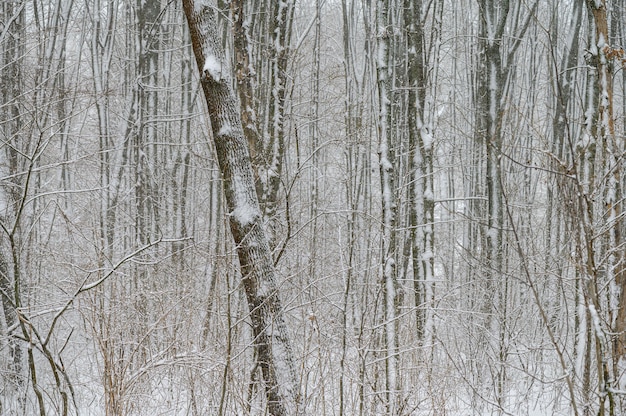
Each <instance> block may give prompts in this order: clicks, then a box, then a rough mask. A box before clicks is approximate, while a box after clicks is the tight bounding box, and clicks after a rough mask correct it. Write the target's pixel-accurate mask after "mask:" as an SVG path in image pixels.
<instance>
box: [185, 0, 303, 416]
mask: <svg viewBox="0 0 626 416" xmlns="http://www.w3.org/2000/svg"><path fill="white" fill-rule="evenodd" d="M183 6H184V10H185V14H186V16H187V21H188V23H189V29H190V35H191V41H192V45H193V49H194V53H195V56H196V62H197V64H198V67H199V68H200V71H201V77H202V88H203V90H204V95H205V98H206V102H207V105H208V112H209V116H210V119H211V127H212V130H213V141H214V143H215V148H216V152H217V156H218V162H219V165H220V170H221V172H222V179H223V181H224V193H225V197H226V204H227V207H228V211H229V214H228V215H229V221H230V229H231V233H232V235H233V238H234V240H235V244H236V246H237V254H238V257H239V263H240V267H241V274H242V276H243V286H244V289H245V292H246V297H247V300H248V306H249V309H250V317H251V321H252V327H253V332H254V336H255V346H256V348H257V351H258V361H259V363H260V366H261V369H262V374H263V378H264V382H265V389H266V396H267V402H268V403H267V404H268V411H269V413H270V414H271V415H274V416H283V415H295V414H301V409H300V408H299V392H298V383H297V378H296V370H295V365H294V359H293V353H292V349H291V344H290V341H289V337H288V334H287V329H286V326H285V322H284V319H283V310H282V306H281V302H280V298H279V293H278V287H277V284H276V276H275V270H274V266H273V262H272V257H271V252H270V248H269V244H268V241H267V238H266V235H265V232H264V230H263V226H262V213H261V210H260V208H259V203H258V199H257V194H256V190H255V185H254V177H253V173H252V168H251V164H250V156H249V153H248V149H247V145H246V141H245V138H244V134H243V128H242V124H241V118H240V116H239V111H240V110H239V107H238V104H237V100H236V97H235V95H234V92H233V90H232V88H231V85H230V82H231V81H230V77H231V75H230V69H229V65H228V61H227V59H226V57H225V56H224V52H223V50H222V47H221V43H220V40H219V39H218V37H217V34H216V28H215V19H214V16H213V11H212V6H211V4H210V3H209V1H208V0H196V1H193V0H184V1H183Z"/></svg>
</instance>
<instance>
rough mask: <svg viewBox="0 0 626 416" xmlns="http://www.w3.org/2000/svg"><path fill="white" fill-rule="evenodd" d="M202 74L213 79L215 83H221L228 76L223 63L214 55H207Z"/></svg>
mask: <svg viewBox="0 0 626 416" xmlns="http://www.w3.org/2000/svg"><path fill="white" fill-rule="evenodd" d="M202 73H203V74H204V75H205V76H207V77H210V78H211V79H213V80H214V81H215V82H221V81H222V80H223V79H224V76H225V75H226V72H225V71H224V66H223V65H222V62H221V61H220V60H219V59H218V57H217V56H215V55H214V54H207V55H206V57H205V59H204V67H203V68H202Z"/></svg>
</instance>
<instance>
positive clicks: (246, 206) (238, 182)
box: [231, 175, 261, 227]
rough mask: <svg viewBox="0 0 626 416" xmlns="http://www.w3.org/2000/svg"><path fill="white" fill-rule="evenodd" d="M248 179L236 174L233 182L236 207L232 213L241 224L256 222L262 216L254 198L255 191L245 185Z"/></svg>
mask: <svg viewBox="0 0 626 416" xmlns="http://www.w3.org/2000/svg"><path fill="white" fill-rule="evenodd" d="M245 183H246V181H245V180H244V179H243V178H242V177H241V176H238V175H236V176H235V177H234V182H233V192H234V193H235V208H234V209H233V212H231V215H232V216H233V218H234V219H235V221H237V222H238V223H239V224H240V225H241V226H244V227H245V226H247V225H250V224H252V223H254V222H255V221H256V220H257V219H258V218H260V217H261V211H260V209H259V207H258V205H257V203H256V201H255V200H254V199H253V198H252V195H254V193H253V192H252V190H249V189H247V187H246V186H245Z"/></svg>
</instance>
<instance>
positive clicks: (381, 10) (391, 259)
mask: <svg viewBox="0 0 626 416" xmlns="http://www.w3.org/2000/svg"><path fill="white" fill-rule="evenodd" d="M389 3H390V1H389V0H378V2H377V5H376V31H377V33H376V36H377V56H376V74H377V82H378V107H379V108H378V110H379V114H378V140H379V148H378V153H379V165H380V181H381V191H382V216H383V219H382V227H383V230H382V231H383V233H382V247H381V249H382V264H381V267H382V284H383V293H384V300H383V302H384V308H383V309H384V311H385V316H384V318H385V343H386V354H387V355H386V357H385V364H386V371H385V374H386V397H387V413H388V414H394V413H395V412H396V410H397V405H398V402H397V401H398V392H399V382H400V380H399V375H400V373H399V367H398V366H399V356H398V337H397V321H396V315H397V314H396V310H397V308H398V299H397V294H396V289H397V284H398V283H397V270H396V254H397V253H396V246H397V243H396V189H395V175H396V173H395V166H394V163H395V160H394V140H393V131H394V129H393V126H392V118H391V111H392V109H391V101H392V96H391V94H392V89H391V87H392V73H393V70H392V68H393V54H392V53H391V52H390V49H391V47H392V38H393V36H394V27H393V25H392V24H391V21H392V20H391V11H390V7H389Z"/></svg>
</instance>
